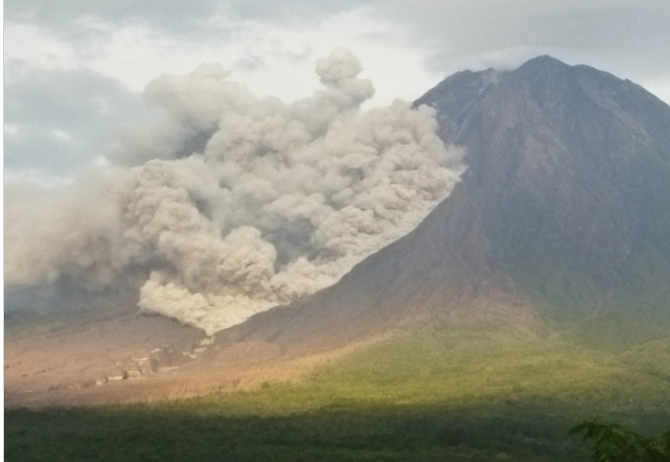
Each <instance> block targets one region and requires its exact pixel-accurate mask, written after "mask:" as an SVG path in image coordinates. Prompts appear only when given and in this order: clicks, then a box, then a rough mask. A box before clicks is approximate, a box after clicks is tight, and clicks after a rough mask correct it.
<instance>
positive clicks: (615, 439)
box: [568, 417, 670, 462]
mask: <svg viewBox="0 0 670 462" xmlns="http://www.w3.org/2000/svg"><path fill="white" fill-rule="evenodd" d="M568 434H570V435H576V434H582V437H583V439H584V441H586V440H594V442H593V445H592V448H591V460H592V461H593V462H670V430H669V431H667V432H665V433H663V434H661V435H658V436H652V437H645V436H642V435H639V434H637V433H633V432H629V431H627V430H624V429H622V428H621V427H620V426H619V425H616V424H605V423H602V422H600V419H598V418H597V417H596V418H593V419H591V420H586V421H582V422H580V423H579V424H578V425H576V426H574V427H572V428H571V429H570V430H569V431H568Z"/></svg>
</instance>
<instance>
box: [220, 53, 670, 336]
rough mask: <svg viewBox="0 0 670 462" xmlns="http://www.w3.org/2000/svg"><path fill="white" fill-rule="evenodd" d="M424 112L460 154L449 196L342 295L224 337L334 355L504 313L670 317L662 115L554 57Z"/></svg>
mask: <svg viewBox="0 0 670 462" xmlns="http://www.w3.org/2000/svg"><path fill="white" fill-rule="evenodd" d="M415 104H416V105H417V106H418V105H422V104H425V105H428V106H431V107H433V108H435V110H436V111H437V117H438V121H439V124H440V134H441V136H442V137H443V139H445V140H449V141H450V142H453V143H455V144H457V145H460V146H463V147H464V148H465V150H466V157H465V163H466V165H467V166H468V169H467V171H466V172H465V173H464V174H463V176H462V181H461V183H460V184H458V185H457V186H456V188H455V190H454V191H453V192H452V194H451V195H450V196H449V197H448V198H447V199H446V200H444V201H443V202H442V203H441V204H440V205H439V206H438V207H437V208H436V209H435V210H434V211H433V212H432V213H431V214H430V215H429V216H428V217H427V218H426V219H425V220H424V221H423V222H422V223H421V225H420V226H419V227H418V228H417V229H416V230H414V231H413V232H411V233H410V234H408V235H407V236H405V237H404V238H402V239H400V240H398V241H396V242H395V243H393V244H392V245H390V246H388V247H386V248H384V249H383V250H381V251H379V252H378V253H376V254H374V255H373V256H371V257H369V258H368V259H366V260H365V261H363V262H362V263H360V264H359V265H357V266H356V267H355V268H354V269H353V270H352V271H351V272H350V273H349V274H347V275H346V276H345V277H343V278H342V279H341V280H340V282H339V283H338V284H336V285H334V286H332V287H330V288H328V289H326V290H323V291H321V292H319V293H317V294H315V295H314V296H312V297H310V298H308V299H306V300H303V301H301V302H300V303H296V304H294V305H292V306H289V307H280V308H276V309H274V310H271V311H269V312H267V313H262V314H260V315H257V316H255V317H253V318H252V319H250V320H249V321H248V322H247V323H245V324H243V325H241V326H238V327H236V328H233V329H230V330H229V331H227V334H224V335H228V336H230V338H234V339H240V338H245V339H258V340H265V341H271V342H274V343H277V344H279V345H285V346H289V345H295V344H296V343H298V344H302V343H305V344H306V345H307V344H308V345H310V347H314V346H316V345H323V346H324V347H325V346H327V345H329V344H330V343H331V342H335V343H341V342H343V341H348V340H355V339H359V338H363V337H365V336H366V335H369V334H370V333H371V332H374V331H382V330H384V329H387V328H389V327H390V326H395V325H398V324H399V323H404V322H407V321H410V322H413V321H416V320H421V319H428V320H432V321H433V322H439V320H441V319H446V318H449V317H454V316H466V317H467V316H478V315H480V314H484V313H486V312H491V311H496V310H501V309H502V310H507V311H508V312H510V313H512V312H517V314H518V312H519V310H521V311H524V310H527V309H530V310H531V312H533V313H535V314H539V315H540V316H543V317H545V318H546V317H548V318H549V319H554V320H556V319H558V320H565V319H570V318H574V317H575V316H579V315H580V313H581V314H588V315H593V314H594V313H602V312H607V311H611V310H623V311H629V312H630V311H632V312H634V313H635V315H638V314H644V315H647V314H650V313H656V314H657V313H659V312H660V313H665V314H667V313H668V312H669V311H670V306H668V300H670V107H668V105H666V104H665V103H663V102H662V101H660V100H659V99H657V98H656V97H654V96H653V95H651V94H650V93H648V92H647V91H645V90H644V89H643V88H641V87H640V86H638V85H636V84H634V83H632V82H630V81H627V80H625V81H624V80H620V79H618V78H616V77H614V76H612V75H610V74H608V73H605V72H602V71H598V70H596V69H593V68H591V67H588V66H569V65H566V64H564V63H562V62H560V61H558V60H556V59H553V58H551V57H548V56H541V57H538V58H535V59H532V60H530V61H528V62H527V63H525V64H524V65H522V66H521V67H519V68H518V69H516V70H514V71H495V70H492V69H489V70H486V71H482V72H470V71H464V72H460V73H457V74H455V75H453V76H451V77H449V78H447V79H446V80H444V81H443V82H441V83H440V84H439V85H437V86H436V87H435V88H433V89H432V90H430V91H429V92H428V93H426V94H425V95H424V96H422V97H421V98H419V99H418V100H417V101H416V103H415Z"/></svg>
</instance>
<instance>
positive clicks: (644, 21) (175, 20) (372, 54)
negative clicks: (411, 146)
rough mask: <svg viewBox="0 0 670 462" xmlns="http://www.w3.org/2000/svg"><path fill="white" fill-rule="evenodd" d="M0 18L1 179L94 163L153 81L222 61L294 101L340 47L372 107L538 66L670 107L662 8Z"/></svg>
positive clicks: (74, 0) (57, 8) (204, 4)
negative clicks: (350, 55)
mask: <svg viewBox="0 0 670 462" xmlns="http://www.w3.org/2000/svg"><path fill="white" fill-rule="evenodd" d="M4 14H5V16H4V79H5V83H4V98H5V99H4V105H5V107H4V109H5V114H4V117H5V119H4V121H5V126H4V148H5V149H4V166H5V178H6V179H8V178H9V179H11V178H16V177H22V176H26V175H27V176H30V175H32V176H34V177H39V178H42V179H44V178H49V179H51V180H58V179H66V178H68V177H69V176H71V175H72V173H73V172H76V171H77V170H78V169H81V168H82V167H84V166H86V165H90V164H91V163H93V162H100V159H101V156H102V155H103V154H104V152H105V149H106V146H107V145H109V143H110V142H111V141H112V139H113V136H114V133H115V127H117V126H118V125H119V123H122V122H123V123H127V122H128V121H138V123H139V121H140V120H141V119H142V118H144V117H148V115H147V113H146V110H145V109H144V106H143V103H142V99H141V92H142V90H143V88H144V87H145V86H146V84H147V83H148V82H149V81H151V80H152V79H154V78H156V77H158V76H160V75H163V74H187V73H189V72H190V71H192V70H194V69H195V68H196V67H197V65H198V64H199V63H201V62H217V61H218V62H220V63H221V65H222V66H223V67H224V68H225V69H226V70H228V71H230V77H229V79H231V80H234V81H237V82H240V83H244V84H246V85H247V86H248V87H249V88H250V89H251V90H252V91H253V92H255V93H256V94H258V95H259V96H264V95H276V96H279V97H280V98H282V99H283V100H285V101H286V102H290V101H292V100H294V99H296V98H301V97H305V96H309V95H310V94H311V93H312V92H313V91H314V90H315V89H317V88H318V87H319V82H318V78H317V77H316V75H315V74H314V63H315V60H316V59H317V58H319V57H322V56H326V55H327V54H328V53H329V52H330V51H331V50H332V49H333V48H335V47H337V46H346V47H348V48H350V49H351V50H352V51H353V52H354V54H355V55H356V56H358V58H359V59H360V60H361V62H362V65H363V68H364V73H363V75H362V77H367V78H369V79H371V80H372V82H373V85H374V86H375V88H376V90H377V93H376V96H375V97H374V99H373V100H372V101H371V102H369V103H367V104H368V106H370V105H384V104H387V103H389V102H391V101H392V100H393V99H394V98H396V97H397V98H401V99H405V100H413V99H416V98H418V97H419V96H421V95H422V94H423V93H424V92H425V91H427V90H429V89H430V88H431V87H432V86H434V85H435V84H437V83H438V82H439V81H440V80H442V79H443V78H445V77H447V76H448V75H450V74H452V73H454V72H456V71H458V70H462V69H472V70H480V69H484V68H487V67H495V68H499V69H509V68H514V67H516V66H518V65H520V64H521V63H523V62H524V61H525V60H527V59H530V58H532V57H534V56H537V55H540V54H550V55H552V56H554V57H556V58H558V59H561V60H563V61H565V62H567V63H569V64H589V65H592V66H594V67H597V68H599V69H602V70H606V71H608V72H611V73H613V74H615V75H617V76H619V77H621V78H628V79H630V80H632V81H634V82H636V83H639V84H640V85H642V86H644V87H645V88H647V89H648V90H649V91H651V92H652V93H654V94H656V95H657V96H658V97H659V98H661V99H663V100H664V101H666V102H670V27H668V24H670V1H668V0H637V1H632V0H560V1H558V0H544V1H537V0H412V1H410V0H386V1H381V0H379V1H375V0H318V1H314V0H309V1H308V0H287V1H283V2H267V1H260V0H228V1H217V0H190V1H185V0H141V1H140V0H115V1H110V0H104V1H103V0H6V1H5V2H4Z"/></svg>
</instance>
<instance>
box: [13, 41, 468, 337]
mask: <svg viewBox="0 0 670 462" xmlns="http://www.w3.org/2000/svg"><path fill="white" fill-rule="evenodd" d="M316 72H317V74H318V75H319V77H320V79H321V83H322V84H323V85H324V87H325V88H324V89H323V90H321V91H319V92H317V93H316V94H315V95H314V96H313V97H311V98H308V99H305V100H301V101H297V102H295V103H293V104H291V105H286V104H284V103H282V102H281V101H280V100H278V99H276V98H271V97H270V98H264V99H259V98H257V97H255V96H254V95H253V94H251V93H250V92H249V91H248V90H247V88H246V87H244V86H242V85H239V84H236V83H233V82H230V81H227V80H226V73H225V72H223V71H222V70H221V68H220V67H219V66H218V65H205V64H203V65H201V66H200V67H199V68H198V69H196V70H195V71H194V72H192V73H191V74H189V75H187V76H163V77H160V78H158V79H156V80H155V81H153V82H151V83H150V84H149V85H148V86H147V88H146V90H145V92H144V97H145V99H146V101H147V102H148V103H149V104H152V105H154V106H156V107H159V108H162V109H163V110H164V117H163V118H162V119H161V120H160V122H157V123H154V124H152V125H151V126H149V127H140V128H125V129H123V130H122V131H121V141H120V143H119V145H118V146H117V147H116V149H115V150H114V152H112V153H111V154H110V157H111V158H113V159H115V161H116V162H118V163H123V164H125V165H127V166H130V167H129V168H123V169H122V168H117V169H115V171H114V172H113V173H109V172H107V173H105V174H104V175H103V174H97V175H96V174H90V175H89V176H88V177H86V178H84V179H79V180H78V181H76V182H75V183H74V184H73V185H72V186H70V187H69V188H68V189H67V191H64V192H62V193H61V194H58V195H57V196H54V195H53V194H49V195H46V196H44V197H43V198H42V199H36V198H35V197H33V199H32V200H31V201H30V206H29V207H28V206H26V204H25V203H21V204H19V203H16V204H8V205H7V210H6V217H5V223H6V244H7V245H6V247H5V277H6V284H7V286H8V287H11V286H13V285H22V286H26V285H32V286H39V285H44V284H58V283H67V284H71V285H76V286H77V287H79V288H82V289H85V290H87V291H93V292H95V291H104V290H108V289H110V288H113V287H115V286H118V285H129V286H133V285H134V286H136V287H138V288H139V291H140V301H139V306H140V308H141V309H142V310H144V311H147V312H156V313H160V314H164V315H166V316H170V317H173V318H175V319H177V320H179V321H181V322H183V323H186V324H189V325H192V326H197V327H200V328H202V329H204V330H205V331H207V332H208V334H212V333H213V332H215V331H217V330H220V329H223V328H225V327H228V326H230V325H233V324H236V323H239V322H241V321H243V320H244V319H246V318H247V317H248V316H250V315H251V314H253V313H256V312H258V311H261V310H265V309H268V308H270V307H272V306H275V305H277V304H280V303H286V302H289V301H291V300H293V299H295V298H296V297H299V296H301V295H305V294H309V293H312V292H314V291H315V290H318V289H320V288H323V287H325V286H327V285H329V284H332V283H333V282H335V281H336V280H337V279H338V278H339V277H340V276H341V275H342V274H343V273H344V272H346V271H347V270H349V269H350V268H351V267H352V266H353V265H354V264H355V263H357V262H359V261H360V260H361V259H363V258H364V257H365V256H367V255H369V254H371V253H372V252H374V251H376V250H378V249H379V248H381V247H382V246H384V245H385V244H387V243H389V242H390V241H393V240H395V239H397V238H399V237H400V236H402V235H403V234H405V233H407V232H408V231H409V230H411V229H412V228H413V227H414V226H416V225H417V224H418V223H419V221H420V220H421V219H423V217H425V215H426V214H427V213H428V212H429V211H430V210H431V209H432V208H433V207H434V206H435V205H436V204H437V203H438V202H439V201H440V200H442V199H443V198H444V197H445V196H446V195H447V194H448V193H449V191H451V189H452V188H453V186H454V184H455V183H456V181H458V176H459V174H460V172H461V170H462V168H461V167H460V165H459V163H458V162H459V154H458V152H457V150H455V149H449V150H447V149H446V148H445V147H444V145H443V143H442V141H441V140H440V139H439V138H438V137H437V136H436V134H435V132H436V129H437V124H436V121H435V118H434V113H433V111H432V110H431V109H429V108H426V107H421V108H418V109H412V108H411V107H410V105H409V104H407V103H404V102H400V101H396V102H394V103H393V104H392V105H391V106H390V107H385V108H378V109H372V110H369V111H366V112H361V110H360V105H361V103H363V102H364V101H366V100H367V99H369V98H370V97H371V96H372V95H373V93H374V90H373V88H372V85H371V83H370V82H369V81H368V80H365V79H359V78H357V75H358V74H359V73H360V72H361V66H360V63H359V61H358V60H357V59H356V58H355V57H354V56H353V55H352V54H351V52H350V51H349V50H347V49H337V50H335V51H333V52H332V53H331V55H330V56H329V57H328V58H327V59H320V60H318V61H317V65H316ZM35 194H37V193H35ZM35 194H34V195H35ZM34 195H33V196H34ZM21 197H27V196H26V194H25V192H24V193H23V194H22V195H21Z"/></svg>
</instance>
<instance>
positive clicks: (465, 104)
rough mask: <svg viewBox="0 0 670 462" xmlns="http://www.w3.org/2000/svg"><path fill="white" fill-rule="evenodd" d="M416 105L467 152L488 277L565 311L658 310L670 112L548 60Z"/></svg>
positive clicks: (585, 71)
mask: <svg viewBox="0 0 670 462" xmlns="http://www.w3.org/2000/svg"><path fill="white" fill-rule="evenodd" d="M475 89H476V91H475ZM458 95H460V96H458ZM463 95H468V98H467V99H466V98H464V96H463ZM459 98H460V99H461V100H460V101H458V100H459ZM455 101H458V103H456V102H455ZM417 104H428V105H430V106H433V107H435V108H436V109H437V110H438V113H439V115H440V121H441V125H442V130H443V134H444V135H448V134H450V135H451V136H453V137H454V138H453V139H454V140H455V142H456V143H457V144H461V145H464V146H465V147H466V148H467V152H468V157H467V163H468V164H469V166H470V168H469V170H468V172H467V174H466V176H465V178H464V181H463V184H462V186H463V189H465V190H466V191H465V192H464V194H465V195H467V196H468V197H469V198H470V199H471V200H472V201H473V202H475V203H476V204H477V206H478V209H479V212H480V213H481V216H482V226H483V228H484V229H483V234H484V235H485V237H486V240H487V241H488V245H490V251H489V252H488V254H487V262H488V264H489V266H490V267H491V268H492V269H494V270H496V271H500V272H503V273H505V274H507V275H509V276H510V277H511V278H512V279H513V280H514V282H515V285H516V286H517V288H518V289H521V290H525V291H529V292H530V293H531V294H532V295H533V296H536V297H538V296H539V297H540V298H543V299H545V300H546V301H550V302H551V303H554V304H558V305H562V306H585V305H589V304H591V305H592V304H602V303H604V302H608V303H609V302H613V303H619V304H628V303H633V302H634V300H636V299H639V297H641V296H644V298H645V300H646V301H647V302H652V301H653V300H652V299H654V298H656V299H658V298H659V297H660V298H661V299H662V298H663V297H662V292H663V290H664V287H665V285H667V284H668V283H669V282H670V107H668V106H667V105H665V104H664V103H662V102H661V101H659V100H658V99H657V98H655V97H654V96H653V95H651V94H649V93H648V92H646V91H645V90H644V89H642V88H640V87H638V86H636V85H634V84H632V83H631V82H628V81H622V80H619V79H617V78H616V77H614V76H611V75H609V74H607V73H604V72H600V71H597V70H595V69H592V68H589V67H586V66H575V67H571V66H567V65H565V64H563V63H561V62H559V61H557V60H554V59H552V58H549V57H540V58H536V59H533V60H531V61H529V62H527V63H526V64H524V65H523V66H522V67H520V68H519V69H517V70H515V71H513V72H505V73H495V72H494V71H485V72H483V73H478V74H471V73H470V74H466V73H461V74H458V75H456V76H454V77H451V78H449V79H447V80H445V81H444V82H442V83H441V84H440V85H438V87H436V88H435V89H433V90H431V91H430V92H429V93H427V94H426V95H425V96H424V97H422V98H421V99H419V100H418V101H417ZM447 202H449V200H447ZM447 219H449V218H447ZM659 291H660V292H659Z"/></svg>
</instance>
